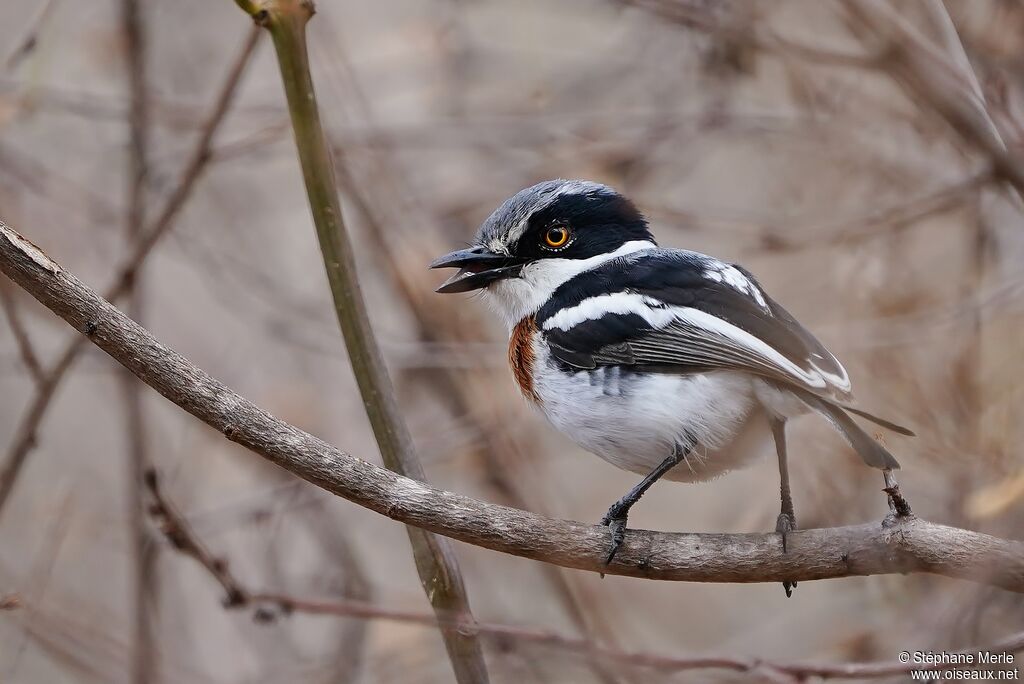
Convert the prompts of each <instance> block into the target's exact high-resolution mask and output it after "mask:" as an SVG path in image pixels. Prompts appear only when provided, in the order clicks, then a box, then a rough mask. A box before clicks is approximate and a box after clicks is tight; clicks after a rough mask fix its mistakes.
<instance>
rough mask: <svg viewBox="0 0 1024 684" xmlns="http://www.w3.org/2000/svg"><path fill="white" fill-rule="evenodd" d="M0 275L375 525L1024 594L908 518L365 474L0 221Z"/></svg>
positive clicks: (993, 565)
mask: <svg viewBox="0 0 1024 684" xmlns="http://www.w3.org/2000/svg"><path fill="white" fill-rule="evenodd" d="M0 271H3V273H5V274H6V275H7V276H8V277H9V278H11V280H13V281H14V282H15V283H17V284H18V285H20V286H21V287H22V288H24V289H25V290H26V291H28V292H29V294H31V295H32V296H33V297H35V298H36V299H37V300H38V301H39V302H40V303H42V304H43V305H44V306H46V307H47V308H48V309H50V310H51V311H53V312H54V313H56V314H57V315H58V316H60V317H61V318H63V319H64V320H65V321H66V322H68V323H69V324H70V325H71V326H72V327H74V328H75V329H76V330H79V331H80V332H83V333H84V334H85V335H87V336H88V338H89V339H90V340H91V341H92V342H93V343H94V344H95V345H96V346H98V347H99V348H100V349H102V350H103V351H105V352H106V353H107V354H109V355H110V356H111V357H112V358H113V359H115V360H116V361H118V362H119V363H121V364H122V365H123V366H125V367H126V368H128V369H129V370H131V371H132V372H133V373H135V375H137V376H138V377H139V378H140V379H141V380H142V381H143V382H145V383H146V384H147V385H149V386H150V387H152V388H153V389H155V390H156V391H158V392H159V393H160V394H162V395H163V396H164V397H166V398H167V399H169V400H170V401H172V402H174V403H175V404H177V405H178V406H180V407H181V408H182V409H184V410H185V411H187V412H188V413H190V414H192V415H193V416H195V417H196V418H198V419H199V420H202V421H203V422H204V423H206V424H207V425H209V426H211V427H213V428H214V429H216V430H218V431H219V432H221V433H223V434H224V435H225V436H226V437H227V438H228V439H230V440H231V441H233V442H236V443H238V444H240V445H242V446H244V447H245V448H247V449H249V450H251V451H253V452H255V453H257V454H259V455H261V456H263V457H264V458H266V459H268V460H269V461H271V462H273V463H276V464H277V465H279V466H281V467H282V468H284V469H285V470H288V471H289V472H291V473H293V474H295V475H297V476H299V477H301V478H302V479H304V480H307V481H309V482H312V483H313V484H315V485H317V486H319V487H322V488H323V489H325V490H327V491H329V492H331V493H333V494H336V495H338V496H341V497H343V498H345V499H348V500H349V501H352V502H354V503H357V504H359V505H360V506H364V507H366V508H368V509H370V510H373V511H376V512H377V513H380V514H381V515H386V516H388V517H389V518H393V519H394V520H398V521H401V522H404V523H407V524H410V525H415V526H416V527H420V528H423V529H425V530H429V531H431V532H436V533H438V534H443V535H445V536H447V537H451V538H453V539H458V540H460V541H464V542H466V543H469V544H473V545H475V546H481V547H484V548H488V549H492V550H495V551H501V552H503V553H509V554H512V555H516V556H522V557H524V558H531V559H534V560H539V561H544V562H548V563H554V564H556V565H561V566H563V567H568V568H576V569H579V570H588V571H591V572H604V573H606V574H612V575H627V576H631V577H645V578H648V579H661V580H675V581H690V582H781V581H783V580H790V581H801V582H804V581H809V580H818V579H827V578H835V577H853V576H865V575H878V574H892V573H909V572H924V573H932V574H936V575H945V576H947V577H956V578H960V579H967V580H971V581H974V582H980V583H986V584H991V585H994V586H998V587H1002V588H1004V589H1007V590H1010V591H1014V592H1019V593H1024V542H1019V541H1010V540H1005V539H999V538H997V537H992V536H990V535H987V534H981V533H978V532H971V531H968V530H963V529H958V528H955V527H947V526H944V525H938V524H935V523H931V522H927V521H925V520H920V519H914V518H911V519H907V520H904V521H901V522H899V523H898V524H896V525H893V526H890V527H883V526H882V525H880V524H878V523H871V524H865V525H854V526H849V527H837V528H827V529H816V530H803V531H799V532H793V533H791V534H790V535H789V538H788V541H789V543H788V547H789V550H788V552H785V553H784V552H783V551H782V547H781V544H780V543H779V537H778V535H777V534H689V533H665V532H649V531H645V530H630V532H629V534H627V535H626V541H625V543H624V544H623V547H622V549H621V550H620V551H619V554H618V555H616V558H615V561H614V562H613V563H612V564H611V565H609V566H605V565H604V557H605V556H606V555H607V544H608V530H607V528H605V527H601V526H595V525H584V524H582V523H578V522H571V521H565V520H553V519H550V518H545V517H542V516H538V515H534V514H532V513H528V512H526V511H521V510H518V509H514V508H508V507H505V506H497V505H494V504H489V503H485V502H483V501H478V500H476V499H472V498H470V497H467V496H462V495H459V494H453V493H451V492H447V491H444V490H441V489H437V488H436V487H432V486H430V485H428V484H425V483H423V482H418V481H416V480H412V479H409V478H406V477H402V476H400V475H396V474H395V473H393V472H390V471H388V470H385V469H383V468H380V467H377V466H375V465H373V464H371V463H368V462H366V461H363V460H361V459H358V458H356V457H354V456H352V455H350V454H348V453H345V452H343V451H340V450H339V449H336V448H335V447H332V446H331V445H329V444H327V443H325V442H323V441H322V440H320V439H317V438H316V437H314V436H312V435H310V434H309V433H306V432H303V431H302V430H299V429H298V428H296V427H294V426H292V425H289V424H288V423H285V422H284V421H282V420H279V419H277V418H275V417H273V416H272V415H270V414H269V413H267V412H266V411H263V410H262V409H260V408H259V407H257V406H256V405H255V404H253V403H252V402H250V401H248V400H246V399H244V398H242V397H241V396H239V395H238V394H236V393H235V392H233V391H232V390H231V389H229V388H228V387H226V386H225V385H224V384H222V383H220V382H219V381H217V380H215V379H214V378H212V377H211V376H210V375H208V374H207V373H205V372H204V371H202V370H200V369H199V368H197V367H196V366H195V365H193V364H192V363H190V362H189V361H188V360H187V359H185V358H184V357H182V356H181V355H179V354H177V353H176V352H174V351H172V350H171V349H170V348H168V347H166V346H165V345H163V344H161V343H160V342H159V341H158V340H157V339H156V338H154V337H153V335H152V334H150V333H149V332H148V331H147V330H145V329H144V328H142V327H141V326H139V325H138V324H137V323H135V322H134V321H132V320H131V319H130V318H128V317H127V316H125V315H124V314H123V313H121V312H120V311H118V310H117V309H116V308H115V307H114V306H113V305H111V304H110V303H109V302H107V301H105V300H104V299H102V298H101V297H100V296H99V295H98V294H97V293H96V292H95V291H93V290H91V289H90V288H89V287H87V286H86V285H85V284H84V283H82V282H81V281H80V280H78V278H76V277H75V276H74V275H73V274H71V273H70V272H68V271H66V270H64V269H63V268H61V266H59V265H58V264H57V263H55V262H54V261H52V260H51V259H50V258H49V257H47V256H46V255H45V254H44V253H43V252H42V251H41V250H40V249H39V248H38V247H36V246H35V245H33V244H32V243H31V242H29V241H28V240H26V239H25V238H23V237H22V236H21V235H19V234H18V233H17V232H15V231H14V230H12V229H10V228H8V227H7V226H6V225H5V224H3V223H2V222H0Z"/></svg>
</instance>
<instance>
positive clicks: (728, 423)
mask: <svg viewBox="0 0 1024 684" xmlns="http://www.w3.org/2000/svg"><path fill="white" fill-rule="evenodd" d="M760 383H761V381H760V380H757V379H756V378H753V377H752V376H749V375H746V374H743V373H734V372H725V371H722V372H715V373H705V374H697V375H673V374H669V373H644V374H640V373H636V372H633V371H631V370H629V369H625V370H624V369H622V368H619V367H615V366H609V367H602V368H598V369H595V370H592V371H579V372H575V373H567V372H565V371H563V370H561V369H559V368H558V367H557V366H556V365H555V363H554V362H553V360H552V359H551V357H550V355H549V353H548V351H547V345H546V344H544V343H543V342H540V341H537V342H536V363H535V366H534V388H535V390H536V392H537V394H538V396H539V397H540V399H541V408H542V409H543V411H544V413H545V414H546V416H547V417H548V419H549V420H550V421H551V423H552V424H553V425H554V426H555V427H556V428H558V429H559V430H560V431H561V432H563V433H565V434H566V435H567V436H568V437H569V438H570V439H572V440H573V441H574V442H576V443H577V444H579V445H580V446H581V447H583V448H584V449H586V450H587V451H590V452H592V453H594V454H596V455H598V456H600V457H601V458H603V459H604V460H606V461H608V462H609V463H612V464H613V465H616V466H618V467H620V468H623V469H625V470H629V471H631V472H635V473H641V474H645V475H646V474H647V473H649V472H650V471H651V470H652V469H653V468H654V467H655V466H657V465H658V464H659V463H661V462H662V461H663V460H664V459H665V458H666V457H668V456H669V454H670V453H671V451H672V448H673V445H674V444H677V443H679V444H685V443H686V442H687V441H688V440H687V437H686V435H687V434H689V435H693V437H695V438H696V439H697V443H698V444H697V447H696V448H695V449H694V451H693V453H692V454H691V455H690V456H689V457H688V459H687V462H686V463H684V464H681V465H679V466H677V467H676V468H675V469H674V470H673V471H672V472H670V473H669V474H668V475H667V476H666V477H667V478H668V479H672V480H683V481H700V480H706V479H709V478H712V477H715V476H716V475H720V474H722V473H724V472H727V471H729V470H733V469H735V468H738V467H741V466H742V465H744V464H746V463H747V462H749V461H750V460H751V459H752V458H754V457H755V456H757V455H759V454H760V453H762V452H763V451H764V447H765V446H766V445H770V444H771V436H770V430H769V428H768V422H767V420H766V418H765V415H764V411H763V410H762V408H761V403H760V402H759V401H758V399H757V397H756V394H755V386H756V385H758V384H760Z"/></svg>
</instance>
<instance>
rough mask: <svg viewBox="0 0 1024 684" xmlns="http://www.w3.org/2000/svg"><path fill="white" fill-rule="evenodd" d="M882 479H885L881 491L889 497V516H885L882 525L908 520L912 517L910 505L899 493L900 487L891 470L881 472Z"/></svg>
mask: <svg viewBox="0 0 1024 684" xmlns="http://www.w3.org/2000/svg"><path fill="white" fill-rule="evenodd" d="M882 477H884V478H885V489H883V490H882V491H883V492H885V493H886V494H888V495H889V515H887V516H885V520H884V521H883V524H884V525H886V526H888V525H895V524H896V522H897V521H898V520H899V519H900V518H909V517H912V516H913V515H914V512H913V511H912V510H910V504H909V503H908V502H907V500H906V499H904V498H903V494H902V493H900V485H899V483H898V482H896V478H895V477H894V476H893V474H892V471H891V470H883V471H882Z"/></svg>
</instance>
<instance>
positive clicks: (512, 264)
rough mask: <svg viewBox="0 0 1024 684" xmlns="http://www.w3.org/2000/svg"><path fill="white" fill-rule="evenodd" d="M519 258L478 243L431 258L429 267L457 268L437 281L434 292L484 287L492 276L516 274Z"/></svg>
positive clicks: (493, 278) (499, 278) (506, 276)
mask: <svg viewBox="0 0 1024 684" xmlns="http://www.w3.org/2000/svg"><path fill="white" fill-rule="evenodd" d="M522 267H523V265H522V262H520V261H518V260H517V259H515V258H513V257H509V256H506V255H504V254H495V253H494V252H491V251H490V250H488V249H487V248H486V247H484V246H482V245H477V246H476V247H470V248H469V249H460V250H459V251H457V252H452V253H451V254H446V255H444V256H443V257H441V258H440V259H435V260H434V262H433V263H431V264H430V268H458V269H459V272H458V273H456V274H455V275H453V276H452V277H451V278H449V279H448V280H446V281H444V282H443V283H441V287H439V288H437V292H444V293H448V292H469V291H470V290H479V289H480V288H482V287H487V286H488V285H490V284H491V283H493V282H494V281H496V280H501V279H502V278H513V277H515V276H517V275H519V271H520V270H521V269H522Z"/></svg>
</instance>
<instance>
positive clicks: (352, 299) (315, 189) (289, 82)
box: [239, 0, 488, 684]
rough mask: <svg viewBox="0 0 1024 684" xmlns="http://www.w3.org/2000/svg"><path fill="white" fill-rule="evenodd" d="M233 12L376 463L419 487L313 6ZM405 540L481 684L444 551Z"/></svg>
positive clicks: (457, 581)
mask: <svg viewBox="0 0 1024 684" xmlns="http://www.w3.org/2000/svg"><path fill="white" fill-rule="evenodd" d="M239 5H240V6H241V7H242V8H243V9H245V10H246V11H248V12H249V13H250V15H252V16H253V18H254V19H255V20H256V21H257V23H259V24H260V25H262V26H264V27H266V28H267V29H268V30H269V31H270V35H271V37H272V38H273V41H274V48H275V50H276V52H277V59H278V64H279V66H280V68H281V78H282V81H283V82H284V89H285V96H286V98H287V100H288V109H289V113H290V115H291V121H292V128H293V129H294V132H295V143H296V147H297V148H298V153H299V162H300V163H301V165H302V173H303V177H304V179H305V183H306V192H307V194H308V197H309V205H310V209H311V210H312V214H313V223H314V224H315V227H316V233H317V238H318V239H319V242H320V251H321V252H322V254H323V261H324V267H325V269H326V271H327V281H328V284H329V285H330V289H331V295H332V297H333V299H334V309H335V313H336V315H337V318H338V324H339V326H340V327H341V332H342V335H343V336H344V338H345V345H346V348H347V350H348V357H349V362H350V363H351V366H352V370H353V372H354V374H355V376H356V382H357V384H358V385H359V391H360V393H361V394H362V398H363V405H364V407H365V409H366V415H367V417H368V418H369V420H370V425H371V426H372V427H373V433H374V436H375V437H376V440H377V445H378V447H379V448H380V452H381V456H382V457H383V459H384V463H385V465H386V466H387V467H388V468H389V469H390V470H392V471H394V472H396V473H399V474H401V475H405V476H407V477H411V478H414V479H416V480H420V481H425V480H426V474H425V473H424V471H423V466H422V464H421V463H420V461H419V458H418V456H417V455H416V450H415V446H414V445H413V442H412V438H411V437H410V435H409V431H408V428H407V427H406V425H405V419H404V418H403V417H402V414H401V412H400V411H399V410H398V403H397V401H396V399H395V396H394V388H393V387H392V385H391V378H390V377H389V375H388V372H387V367H386V366H385V365H384V359H383V356H382V355H381V353H380V348H379V346H378V345H377V341H376V339H375V336H374V334H373V329H372V328H371V326H370V320H369V317H368V316H367V314H366V304H365V302H364V301H363V296H362V292H361V290H360V286H359V280H358V277H357V275H356V267H355V259H354V256H353V253H352V246H351V244H350V241H349V238H348V234H347V231H346V228H345V224H344V221H343V219H342V213H341V204H340V202H339V200H338V191H337V187H336V182H335V176H334V166H333V163H332V161H331V156H330V155H331V153H330V148H329V146H328V145H327V139H326V137H325V136H324V133H323V128H322V126H321V123H320V112H319V110H318V107H317V101H316V96H315V93H314V89H313V80H312V76H311V74H310V70H309V55H308V51H307V47H306V24H307V22H308V21H309V19H310V18H311V17H312V16H313V11H314V10H313V3H312V2H311V1H310V0H276V1H271V2H264V3H262V7H260V8H259V9H258V10H256V8H255V7H254V3H245V2H239ZM253 10H256V11H253ZM408 533H409V541H410V543H411V544H412V549H413V557H414V559H415V562H416V569H417V571H418V572H419V576H420V582H421V583H422V584H423V589H424V591H425V593H426V595H427V597H428V599H429V600H430V603H431V605H432V606H433V607H434V609H435V610H437V611H443V612H446V613H449V614H455V615H460V616H461V619H462V620H464V621H465V623H466V624H465V625H464V628H453V627H448V626H445V627H443V628H442V630H441V633H442V636H443V637H444V641H445V646H446V648H447V650H448V657H449V659H450V660H451V663H452V667H453V668H454V670H455V676H456V679H457V680H458V681H459V682H462V683H465V684H468V683H470V682H486V681H487V680H488V674H487V668H486V665H485V663H484V659H483V652H482V651H481V648H480V643H479V641H478V640H477V638H476V636H475V635H473V634H472V632H471V627H472V623H473V615H472V613H471V611H470V607H469V599H468V597H467V594H466V588H465V585H464V583H463V581H462V573H461V571H460V570H459V565H458V560H457V558H456V556H455V552H454V550H453V549H452V548H451V544H450V543H449V542H448V541H447V540H445V539H442V538H440V537H437V536H435V535H432V534H429V533H426V532H424V531H423V530H420V529H414V528H412V527H410V528H408Z"/></svg>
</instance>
